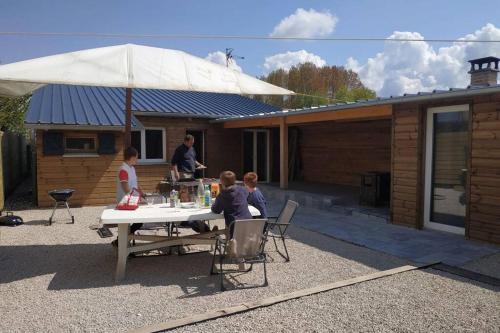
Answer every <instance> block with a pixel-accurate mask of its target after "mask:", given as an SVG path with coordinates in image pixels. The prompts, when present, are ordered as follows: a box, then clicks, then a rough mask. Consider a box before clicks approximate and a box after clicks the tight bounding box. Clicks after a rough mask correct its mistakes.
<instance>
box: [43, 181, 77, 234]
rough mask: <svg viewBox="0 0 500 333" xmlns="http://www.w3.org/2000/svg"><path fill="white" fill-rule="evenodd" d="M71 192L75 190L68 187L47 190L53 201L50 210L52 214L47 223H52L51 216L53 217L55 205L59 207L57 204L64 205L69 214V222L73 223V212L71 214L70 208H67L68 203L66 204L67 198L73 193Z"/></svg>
mask: <svg viewBox="0 0 500 333" xmlns="http://www.w3.org/2000/svg"><path fill="white" fill-rule="evenodd" d="M73 192H75V190H73V189H70V188H66V189H60V190H52V191H50V192H49V195H50V197H51V198H52V199H53V200H54V201H55V205H54V209H53V210H52V215H50V219H49V225H51V224H52V218H53V217H54V214H55V212H56V209H57V207H59V205H64V206H66V209H67V210H68V213H69V216H71V223H75V217H74V216H73V214H71V210H69V205H68V200H69V198H71V196H72V195H73Z"/></svg>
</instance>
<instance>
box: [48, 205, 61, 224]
mask: <svg viewBox="0 0 500 333" xmlns="http://www.w3.org/2000/svg"><path fill="white" fill-rule="evenodd" d="M58 204H59V203H58V202H57V201H56V203H55V205H54V208H53V209H52V214H51V215H50V218H49V225H52V218H53V217H54V214H55V213H56V209H57V206H58Z"/></svg>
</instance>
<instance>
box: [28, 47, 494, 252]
mask: <svg viewBox="0 0 500 333" xmlns="http://www.w3.org/2000/svg"><path fill="white" fill-rule="evenodd" d="M498 62H499V59H497V58H493V57H488V58H482V59H477V60H474V61H473V62H471V64H472V68H471V71H470V73H471V75H472V82H473V83H474V85H471V86H469V87H467V88H464V89H450V90H445V91H433V92H429V93H418V94H406V95H404V96H397V97H390V98H376V99H372V100H363V101H358V102H356V103H339V104H334V105H327V106H320V107H314V108H308V109H300V110H277V109H276V108H273V107H272V106H270V105H267V104H263V103H260V102H257V101H255V100H252V99H250V98H246V97H242V96H236V95H225V94H209V93H193V92H171V91H163V92H162V91H148V90H138V91H137V92H134V97H133V110H134V117H133V133H132V145H133V146H134V147H136V148H138V149H139V150H140V151H141V158H140V163H139V165H138V166H137V173H138V176H139V179H140V183H141V186H142V187H144V188H145V189H146V190H147V191H152V190H154V188H155V186H156V185H157V184H158V182H159V181H160V180H162V179H163V178H164V177H165V176H166V175H167V174H168V172H169V163H168V162H169V159H170V156H171V154H172V153H173V150H174V149H175V147H176V146H177V145H179V144H180V143H181V142H182V138H183V137H184V135H185V134H186V133H191V134H193V135H195V142H198V146H197V151H198V155H199V156H200V160H201V161H202V162H204V163H205V164H206V165H207V166H208V167H209V168H208V169H207V170H206V174H205V176H208V177H216V176H217V175H218V174H219V172H220V171H222V170H227V169H230V170H234V171H235V172H236V173H237V174H238V175H239V176H241V175H242V174H243V173H244V172H246V171H250V170H254V171H256V172H257V173H258V174H259V177H260V180H261V181H264V182H279V183H280V186H281V187H282V188H283V189H286V188H287V186H288V181H289V178H290V173H294V174H295V173H297V170H296V168H299V169H300V175H301V179H302V181H305V182H320V183H321V182H322V183H329V184H338V185H350V186H360V181H359V179H360V178H359V176H360V174H362V173H364V172H368V171H379V172H389V173H390V175H391V176H390V179H391V184H390V221H391V223H394V224H398V225H403V226H407V227H412V228H418V229H422V228H430V229H437V230H442V231H447V232H454V233H457V234H461V235H464V236H465V237H467V238H470V239H475V240H481V241H486V242H491V243H496V244H500V85H497V83H496V73H497V72H498ZM478 66H479V67H478ZM485 71H487V72H488V73H487V75H485ZM493 74H495V75H493ZM493 78H494V79H493ZM124 94H125V92H124V90H123V89H117V88H95V87H67V86H47V87H45V88H43V89H41V90H39V91H37V92H36V93H35V94H34V96H33V99H32V102H31V106H30V111H29V113H28V116H27V118H26V123H27V125H28V126H29V127H32V128H33V129H35V130H36V146H37V147H36V152H37V159H36V161H37V194H38V205H39V206H48V205H50V204H51V201H50V198H49V197H48V195H47V192H48V191H49V190H51V189H54V188H60V187H71V188H75V189H76V190H77V191H76V192H75V195H74V199H73V201H72V202H73V204H81V205H104V204H109V203H112V202H114V200H115V188H116V170H117V169H118V167H119V165H120V164H121V163H122V158H121V152H122V150H123V118H124V113H123V100H124V99H123V96H124ZM54 133H56V134H54ZM50 137H57V139H56V141H57V143H54V140H52V139H50ZM51 140H52V141H51ZM195 145H196V143H195ZM74 147H77V149H76V150H73V149H74ZM291 161H292V162H293V163H290V162H291ZM297 161H299V163H297Z"/></svg>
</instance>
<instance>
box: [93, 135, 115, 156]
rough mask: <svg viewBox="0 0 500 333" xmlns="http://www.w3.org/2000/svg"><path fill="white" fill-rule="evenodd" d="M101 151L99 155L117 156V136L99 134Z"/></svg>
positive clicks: (99, 150)
mask: <svg viewBox="0 0 500 333" xmlns="http://www.w3.org/2000/svg"><path fill="white" fill-rule="evenodd" d="M98 138H99V149H98V151H97V152H98V153H99V154H102V155H111V154H115V153H116V150H115V134H114V133H99V136H98Z"/></svg>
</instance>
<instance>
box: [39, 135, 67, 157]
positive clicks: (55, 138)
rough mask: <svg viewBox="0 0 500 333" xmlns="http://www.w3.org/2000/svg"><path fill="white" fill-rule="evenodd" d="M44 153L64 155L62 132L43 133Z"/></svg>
mask: <svg viewBox="0 0 500 333" xmlns="http://www.w3.org/2000/svg"><path fill="white" fill-rule="evenodd" d="M43 154H44V155H63V154H64V139H63V134H62V133H61V132H45V133H43Z"/></svg>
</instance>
